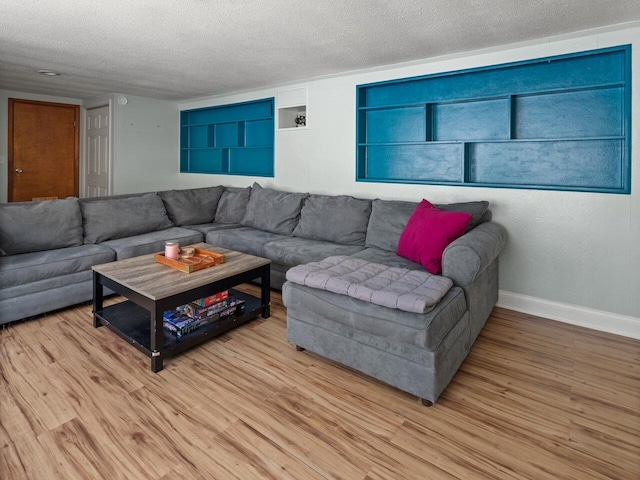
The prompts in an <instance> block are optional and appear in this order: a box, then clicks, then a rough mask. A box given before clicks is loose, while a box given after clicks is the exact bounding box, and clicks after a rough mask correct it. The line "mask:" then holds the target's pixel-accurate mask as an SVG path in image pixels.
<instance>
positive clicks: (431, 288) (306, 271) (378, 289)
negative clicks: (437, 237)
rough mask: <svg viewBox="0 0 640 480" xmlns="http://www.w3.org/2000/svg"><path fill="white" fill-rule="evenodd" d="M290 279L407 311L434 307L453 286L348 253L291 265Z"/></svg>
mask: <svg viewBox="0 0 640 480" xmlns="http://www.w3.org/2000/svg"><path fill="white" fill-rule="evenodd" d="M287 280H290V281H292V282H294V283H297V284H299V285H306V286H307V287H312V288H319V289H321V290H326V291H328V292H333V293H338V294H340V295H348V296H350V297H353V298H357V299H359V300H363V301H365V302H370V303H375V304H376V305H380V306H383V307H388V308H395V309H398V310H404V311H405V312H415V313H427V312H430V311H431V310H433V307H434V305H436V304H437V303H438V302H439V301H440V299H442V297H444V296H445V295H446V293H447V292H448V291H449V290H450V289H451V287H452V286H453V282H452V281H451V279H449V278H447V277H443V276H441V275H432V274H430V273H428V272H425V271H420V270H408V269H406V268H398V267H389V266H387V265H383V264H380V263H372V262H369V261H367V260H362V259H358V258H353V257H347V256H344V255H336V256H333V257H328V258H325V259H324V260H321V261H319V262H310V263H305V264H303V265H298V266H296V267H293V268H291V269H290V270H289V271H288V272H287Z"/></svg>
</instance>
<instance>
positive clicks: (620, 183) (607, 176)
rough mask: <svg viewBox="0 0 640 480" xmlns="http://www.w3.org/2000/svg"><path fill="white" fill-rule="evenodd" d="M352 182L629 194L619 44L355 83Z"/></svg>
mask: <svg viewBox="0 0 640 480" xmlns="http://www.w3.org/2000/svg"><path fill="white" fill-rule="evenodd" d="M356 130H357V133H356V135H357V145H358V148H357V166H356V167H357V168H356V175H357V180H358V181H363V182H396V183H425V184H445V185H467V186H483V187H487V186H489V187H507V188H535V189H554V190H578V191H594V192H607V193H629V192H630V189H631V178H630V171H631V168H630V166H631V165H630V164H631V155H630V154H631V47H630V46H629V45H625V46H620V47H614V48H607V49H600V50H592V51H588V52H581V53H575V54H571V55H562V56H556V57H548V58H541V59H535V60H529V61H523V62H517V63H510V64H504V65H497V66H489V67H483V68H476V69H470V70H461V71H456V72H447V73H441V74H436V75H428V76H422V77H413V78H407V79H400V80H392V81H387V82H380V83H373V84H367V85H359V86H358V87H357V129H356Z"/></svg>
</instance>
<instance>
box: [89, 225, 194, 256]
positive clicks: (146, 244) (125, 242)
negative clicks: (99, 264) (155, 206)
mask: <svg viewBox="0 0 640 480" xmlns="http://www.w3.org/2000/svg"><path fill="white" fill-rule="evenodd" d="M202 237H203V235H202V234H201V233H200V232H196V231H195V230H188V229H186V228H181V227H173V228H168V229H166V230H160V231H159V232H150V233H143V234H142V235H135V236H132V237H125V238H118V239H117V240H108V241H106V242H103V243H102V244H101V245H104V246H106V247H109V248H110V249H112V250H113V251H115V252H116V257H117V259H118V260H122V259H125V258H131V257H137V256H139V255H147V254H149V253H157V252H163V251H164V242H167V241H170V240H172V241H176V242H178V243H179V244H180V246H185V245H191V244H193V243H199V242H201V241H202Z"/></svg>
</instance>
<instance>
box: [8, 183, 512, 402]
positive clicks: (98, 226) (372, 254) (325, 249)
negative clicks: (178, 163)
mask: <svg viewBox="0 0 640 480" xmlns="http://www.w3.org/2000/svg"><path fill="white" fill-rule="evenodd" d="M415 207H416V203H411V202H400V201H390V200H379V199H376V200H367V199H357V198H353V197H350V196H346V195H342V196H340V195H338V196H327V195H315V194H308V193H298V192H282V191H277V190H273V189H268V188H262V187H261V186H260V185H258V184H254V185H253V187H247V188H233V187H223V186H215V187H208V188H198V189H188V190H171V191H162V192H151V193H147V194H135V195H123V196H114V197H103V198H94V199H76V198H69V199H64V200H55V201H45V202H25V203H13V204H2V205H0V249H1V250H2V251H1V252H0V254H1V256H0V325H2V324H6V323H8V322H12V321H15V320H18V319H22V318H26V317H30V316H33V315H37V314H40V313H43V312H47V311H51V310H55V309H59V308H62V307H66V306H71V305H74V304H77V303H81V302H85V301H88V300H90V299H91V296H92V276H91V266H92V265H96V264H100V263H106V262H110V261H114V260H117V259H123V258H128V257H132V256H137V255H142V254H148V253H153V252H157V251H162V249H163V246H164V242H165V241H167V240H177V241H178V242H179V243H180V245H187V244H192V243H197V242H200V241H206V242H207V243H210V244H213V245H218V246H221V247H225V248H230V249H233V250H238V251H242V252H245V253H250V254H254V255H259V256H263V257H266V258H269V259H270V260H271V261H272V264H271V279H272V287H274V288H277V289H282V294H283V301H284V303H285V305H286V306H287V332H288V339H289V340H290V341H291V342H292V343H293V344H295V345H296V346H297V347H299V349H300V350H302V349H308V350H310V351H313V352H317V353H319V354H320V355H323V356H325V357H328V358H331V359H333V360H336V361H339V362H341V363H343V364H345V365H348V366H351V367H353V368H355V369H358V370H360V371H363V372H365V373H367V374H369V375H371V376H373V377H376V378H378V379H380V380H382V381H384V382H386V383H389V384H391V385H394V386H396V387H398V388H400V389H402V390H405V391H407V392H410V393H412V394H414V395H417V396H419V397H420V398H422V399H423V401H424V402H425V403H430V402H435V401H436V400H437V398H438V396H439V395H440V393H441V392H442V391H443V390H444V388H445V387H446V385H447V384H448V383H449V382H450V380H451V378H452V377H453V375H454V374H455V372H456V370H457V369H458V367H459V366H460V364H461V363H462V361H463V360H464V358H465V357H466V355H467V353H468V352H469V349H470V348H471V345H472V344H473V342H474V340H475V338H476V337H477V335H478V334H479V332H480V331H481V329H482V327H483V326H484V323H485V322H486V320H487V318H488V316H489V314H490V312H491V310H492V308H493V306H494V305H495V303H496V301H497V292H498V255H499V253H500V251H501V250H502V248H503V247H504V244H505V241H506V233H505V230H504V229H503V228H502V227H501V226H500V225H498V224H496V223H495V222H492V221H490V212H489V210H488V209H487V203H486V202H469V203H463V204H451V205H439V206H438V207H439V208H440V209H446V210H453V211H466V212H468V213H470V214H472V217H471V221H470V223H469V227H468V228H467V230H468V231H467V232H466V233H465V234H464V235H462V236H461V237H460V238H458V239H457V240H455V241H454V242H453V243H451V244H450V245H449V246H448V247H447V249H446V250H445V252H444V254H443V257H442V260H443V266H442V270H443V271H442V275H444V276H445V277H449V278H450V279H451V280H453V287H452V288H451V289H450V290H449V291H448V292H447V293H446V295H445V296H444V298H442V300H441V301H440V302H438V304H437V305H435V307H434V308H433V310H431V311H430V312H428V313H411V312H405V311H401V310H397V309H394V308H387V307H383V306H379V305H375V304H373V303H369V302H366V301H363V300H358V299H354V298H351V297H348V296H345V295H340V294H337V293H332V292H328V291H324V290H318V289H315V288H311V287H309V286H305V285H300V284H296V283H293V282H290V281H287V279H286V274H287V271H288V270H289V269H290V268H292V267H295V266H297V265H301V264H306V263H309V262H317V261H321V260H323V259H325V258H327V257H332V256H336V255H340V256H346V257H349V258H357V259H364V260H366V261H367V262H371V263H376V264H383V265H389V266H394V267H401V268H404V269H407V270H408V271H412V270H423V267H422V266H421V265H419V264H417V263H414V262H412V261H410V260H407V259H405V258H402V257H399V256H397V255H396V253H395V252H396V248H397V245H398V239H399V237H400V234H401V233H402V230H403V228H404V227H405V225H406V223H407V221H408V219H409V217H410V216H411V214H412V212H413V210H414V209H415Z"/></svg>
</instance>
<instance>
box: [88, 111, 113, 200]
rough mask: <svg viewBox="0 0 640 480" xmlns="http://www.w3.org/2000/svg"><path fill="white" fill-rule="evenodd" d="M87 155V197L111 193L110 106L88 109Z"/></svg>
mask: <svg viewBox="0 0 640 480" xmlns="http://www.w3.org/2000/svg"><path fill="white" fill-rule="evenodd" d="M85 124H86V132H87V133H86V139H85V141H86V146H87V147H86V148H87V150H86V152H87V154H86V157H85V168H84V172H85V174H84V176H85V178H84V180H85V181H84V195H83V196H85V197H101V196H104V195H109V194H110V193H111V152H110V145H111V139H110V136H111V126H110V125H111V124H110V122H109V106H104V107H98V108H90V109H87V118H86V123H85Z"/></svg>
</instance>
